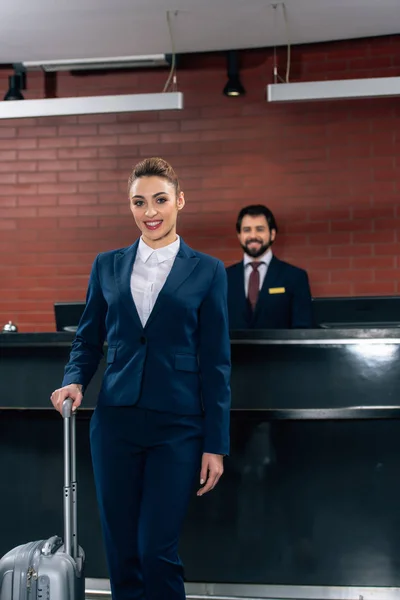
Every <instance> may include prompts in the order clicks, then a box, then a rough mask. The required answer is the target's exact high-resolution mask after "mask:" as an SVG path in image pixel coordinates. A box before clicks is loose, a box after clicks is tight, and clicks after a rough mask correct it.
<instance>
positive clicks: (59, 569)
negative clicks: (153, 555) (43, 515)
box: [0, 398, 85, 600]
mask: <svg viewBox="0 0 400 600" xmlns="http://www.w3.org/2000/svg"><path fill="white" fill-rule="evenodd" d="M62 414H63V421H64V541H63V540H62V538H61V537H59V536H57V535H55V536H53V537H51V538H49V539H47V540H39V541H36V542H28V543H27V544H23V545H22V546H17V547H16V548H14V549H13V550H11V551H10V552H8V553H7V554H6V555H5V556H3V558H2V559H1V560H0V600H84V599H85V577H84V564H85V554H84V552H83V550H82V548H81V547H80V546H79V545H78V531H77V529H78V528H77V521H78V518H77V517H78V513H77V484H76V439H75V436H76V434H75V429H76V424H75V420H76V414H75V412H72V400H71V399H70V398H67V399H66V400H65V401H64V404H63V410H62Z"/></svg>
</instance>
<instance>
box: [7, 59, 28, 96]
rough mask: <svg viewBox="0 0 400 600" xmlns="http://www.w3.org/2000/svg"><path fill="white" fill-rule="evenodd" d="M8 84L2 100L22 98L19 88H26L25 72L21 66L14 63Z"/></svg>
mask: <svg viewBox="0 0 400 600" xmlns="http://www.w3.org/2000/svg"><path fill="white" fill-rule="evenodd" d="M8 86H9V87H8V92H7V93H6V95H5V96H4V100H24V97H23V95H22V92H21V90H24V89H25V88H26V73H25V69H24V68H23V67H22V68H21V66H20V65H14V75H10V77H9V78H8Z"/></svg>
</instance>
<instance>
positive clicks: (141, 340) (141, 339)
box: [140, 335, 146, 344]
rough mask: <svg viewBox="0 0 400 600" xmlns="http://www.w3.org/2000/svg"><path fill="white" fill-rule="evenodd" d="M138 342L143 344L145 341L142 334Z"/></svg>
mask: <svg viewBox="0 0 400 600" xmlns="http://www.w3.org/2000/svg"><path fill="white" fill-rule="evenodd" d="M140 343H141V344H145V343H146V338H145V337H144V336H143V335H142V337H141V338H140Z"/></svg>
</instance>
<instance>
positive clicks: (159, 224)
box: [128, 158, 185, 249]
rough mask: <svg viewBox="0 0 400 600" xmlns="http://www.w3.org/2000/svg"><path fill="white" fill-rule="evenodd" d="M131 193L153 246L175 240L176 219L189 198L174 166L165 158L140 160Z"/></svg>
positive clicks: (135, 214)
mask: <svg viewBox="0 0 400 600" xmlns="http://www.w3.org/2000/svg"><path fill="white" fill-rule="evenodd" d="M154 190H159V191H156V192H155V191H154ZM128 193H129V198H130V202H131V211H132V214H133V217H134V219H135V222H136V225H137V226H138V227H139V229H140V231H141V233H142V238H143V241H144V242H145V243H146V244H148V245H149V246H150V247H151V248H153V249H155V248H162V247H163V246H167V245H168V244H170V243H172V242H174V241H175V240H176V219H177V215H178V212H179V211H180V210H182V208H183V207H184V206H185V198H184V194H183V192H181V191H180V185H179V181H178V178H177V176H176V175H175V172H174V170H173V169H172V167H171V166H170V165H169V164H168V163H166V162H165V161H164V160H162V159H161V158H150V159H146V160H144V161H142V162H140V163H139V164H138V165H136V167H135V168H134V170H133V172H132V174H131V176H130V178H129V181H128Z"/></svg>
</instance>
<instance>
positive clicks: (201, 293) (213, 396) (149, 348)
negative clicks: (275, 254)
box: [62, 239, 231, 454]
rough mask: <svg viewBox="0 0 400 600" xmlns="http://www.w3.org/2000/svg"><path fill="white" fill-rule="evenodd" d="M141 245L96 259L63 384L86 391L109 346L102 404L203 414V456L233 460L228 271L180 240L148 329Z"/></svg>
mask: <svg viewBox="0 0 400 600" xmlns="http://www.w3.org/2000/svg"><path fill="white" fill-rule="evenodd" d="M138 243H139V240H137V241H136V242H135V243H134V244H133V245H132V246H130V247H128V248H123V249H120V250H114V251H111V252H105V253H101V254H99V255H98V256H97V258H96V259H95V261H94V263H93V267H92V271H91V275H90V279H89V286H88V291H87V296H86V307H85V310H84V312H83V315H82V318H81V321H80V323H79V326H78V330H77V333H76V336H75V339H74V341H73V343H72V349H71V354H70V359H69V362H68V364H67V365H66V367H65V375H64V379H63V383H62V385H63V386H65V385H68V384H70V383H80V384H82V385H83V387H84V389H85V388H86V387H87V386H88V384H89V382H90V380H91V379H92V377H93V375H94V373H95V371H96V369H97V367H98V364H99V361H100V360H101V358H102V356H103V343H104V341H105V340H107V342H108V350H107V367H106V370H105V373H104V377H103V382H102V386H101V390H100V394H99V398H98V403H99V404H102V405H108V406H129V405H135V404H137V405H138V406H142V407H144V408H147V409H153V410H157V411H164V412H172V413H176V414H180V415H202V414H204V426H205V440H204V452H211V453H214V454H228V452H229V420H230V402H231V398H230V369H231V363H230V340H229V326H228V312H227V277H226V272H225V268H224V265H223V263H222V262H221V261H219V260H218V259H216V258H213V257H211V256H208V255H206V254H202V253H200V252H195V251H193V250H192V249H191V248H189V246H187V245H186V244H185V243H184V242H183V240H182V239H181V242H180V249H179V252H178V254H177V257H176V259H175V261H174V264H173V267H172V270H171V272H170V274H169V276H168V278H167V280H166V282H165V285H164V287H163V288H162V290H161V292H160V294H159V296H158V298H157V301H156V303H155V305H154V308H153V311H152V313H151V315H150V317H149V319H148V321H147V323H146V325H145V327H143V326H142V324H141V321H140V318H139V315H138V312H137V310H136V306H135V303H134V300H133V297H132V293H131V288H130V279H131V273H132V268H133V264H134V260H135V256H136V251H137V247H138Z"/></svg>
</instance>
